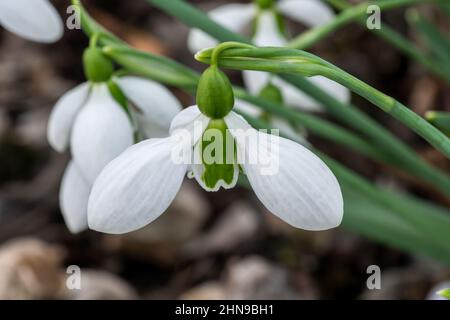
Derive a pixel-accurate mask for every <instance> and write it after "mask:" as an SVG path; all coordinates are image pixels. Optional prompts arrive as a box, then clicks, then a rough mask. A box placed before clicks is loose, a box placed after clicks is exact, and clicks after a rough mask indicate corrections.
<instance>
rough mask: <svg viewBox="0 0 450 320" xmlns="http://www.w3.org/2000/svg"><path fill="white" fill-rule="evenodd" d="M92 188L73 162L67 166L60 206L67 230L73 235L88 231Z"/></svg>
mask: <svg viewBox="0 0 450 320" xmlns="http://www.w3.org/2000/svg"><path fill="white" fill-rule="evenodd" d="M90 191H91V186H90V185H89V183H88V182H87V181H86V180H85V179H84V178H83V177H82V175H81V173H80V172H79V170H78V168H77V167H76V166H75V165H74V163H73V162H70V163H69V164H68V165H67V168H66V171H65V172H64V175H63V178H62V181H61V188H60V190H59V204H60V207H61V212H62V214H63V217H64V221H65V222H66V225H67V228H69V230H70V231H71V232H72V233H78V232H81V231H83V230H86V229H87V226H88V225H87V205H88V199H89V192H90Z"/></svg>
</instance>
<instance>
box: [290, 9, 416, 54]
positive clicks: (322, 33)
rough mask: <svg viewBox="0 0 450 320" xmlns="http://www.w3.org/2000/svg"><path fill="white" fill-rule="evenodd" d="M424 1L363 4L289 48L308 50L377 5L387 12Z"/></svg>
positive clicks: (311, 30)
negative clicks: (370, 7)
mask: <svg viewBox="0 0 450 320" xmlns="http://www.w3.org/2000/svg"><path fill="white" fill-rule="evenodd" d="M423 1H424V0H384V1H371V2H366V3H361V4H359V5H357V6H353V7H350V8H348V9H345V10H344V11H343V12H342V13H341V14H339V15H338V16H337V17H336V18H334V19H333V20H331V21H330V22H329V23H327V24H324V25H321V26H318V27H316V28H313V29H310V30H308V31H306V32H304V33H302V34H301V35H299V36H298V37H296V38H295V39H293V40H292V41H291V42H289V44H288V46H289V47H291V48H296V49H306V48H308V47H311V46H312V45H313V44H315V43H317V42H319V41H320V40H321V39H323V38H324V37H326V36H327V35H329V34H331V33H332V32H334V31H335V30H337V29H338V28H340V27H342V26H343V25H346V24H348V23H350V22H354V21H357V20H359V19H360V18H361V17H363V16H364V15H367V8H368V7H369V6H371V5H377V6H378V7H379V8H380V9H381V10H387V9H393V8H398V7H402V6H406V5H412V4H416V3H421V2H423Z"/></svg>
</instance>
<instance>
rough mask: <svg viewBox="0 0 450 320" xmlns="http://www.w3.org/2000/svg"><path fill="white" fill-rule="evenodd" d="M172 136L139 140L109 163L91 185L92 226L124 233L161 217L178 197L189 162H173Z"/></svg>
mask: <svg viewBox="0 0 450 320" xmlns="http://www.w3.org/2000/svg"><path fill="white" fill-rule="evenodd" d="M173 147H174V143H173V141H172V140H171V138H165V139H150V140H145V141H143V142H141V143H138V144H136V145H134V146H132V147H131V148H129V149H128V150H127V151H126V152H124V153H123V154H121V155H120V156H119V157H117V158H116V159H115V160H113V161H112V162H111V163H109V164H108V165H107V166H106V167H105V169H104V170H103V171H102V173H101V174H100V175H99V177H98V178H97V180H96V181H95V184H94V186H93V188H92V192H91V196H90V198H89V205H88V222H89V227H90V228H91V229H94V230H97V231H100V232H106V233H114V234H121V233H126V232H131V231H134V230H137V229H139V228H142V227H143V226H145V225H147V224H149V223H150V222H152V221H153V220H155V219H156V218H158V217H159V216H160V215H161V214H162V213H163V212H164V211H165V210H166V209H167V208H168V207H169V205H170V203H171V202H172V201H173V199H174V198H175V196H176V194H177V193H178V190H179V189H180V187H181V184H182V182H183V177H184V175H185V174H186V168H187V165H186V164H175V163H174V162H172V161H171V152H172V148H173Z"/></svg>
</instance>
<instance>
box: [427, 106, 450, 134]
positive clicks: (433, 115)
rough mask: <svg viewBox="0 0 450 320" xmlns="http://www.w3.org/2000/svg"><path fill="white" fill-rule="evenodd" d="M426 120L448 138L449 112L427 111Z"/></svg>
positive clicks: (449, 131)
mask: <svg viewBox="0 0 450 320" xmlns="http://www.w3.org/2000/svg"><path fill="white" fill-rule="evenodd" d="M425 117H426V118H427V120H428V121H429V122H430V123H432V124H433V125H434V126H436V127H437V128H439V129H440V130H441V131H442V132H444V133H445V134H446V135H448V136H449V137H450V112H444V111H442V112H439V111H429V112H427V114H426V115H425Z"/></svg>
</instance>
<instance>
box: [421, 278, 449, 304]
mask: <svg viewBox="0 0 450 320" xmlns="http://www.w3.org/2000/svg"><path fill="white" fill-rule="evenodd" d="M448 289H450V281H444V282H441V283H438V284H437V285H435V286H434V287H433V288H431V290H430V291H429V292H428V295H427V297H426V299H427V300H449V299H448V298H446V297H444V296H443V295H442V292H443V290H448Z"/></svg>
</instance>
